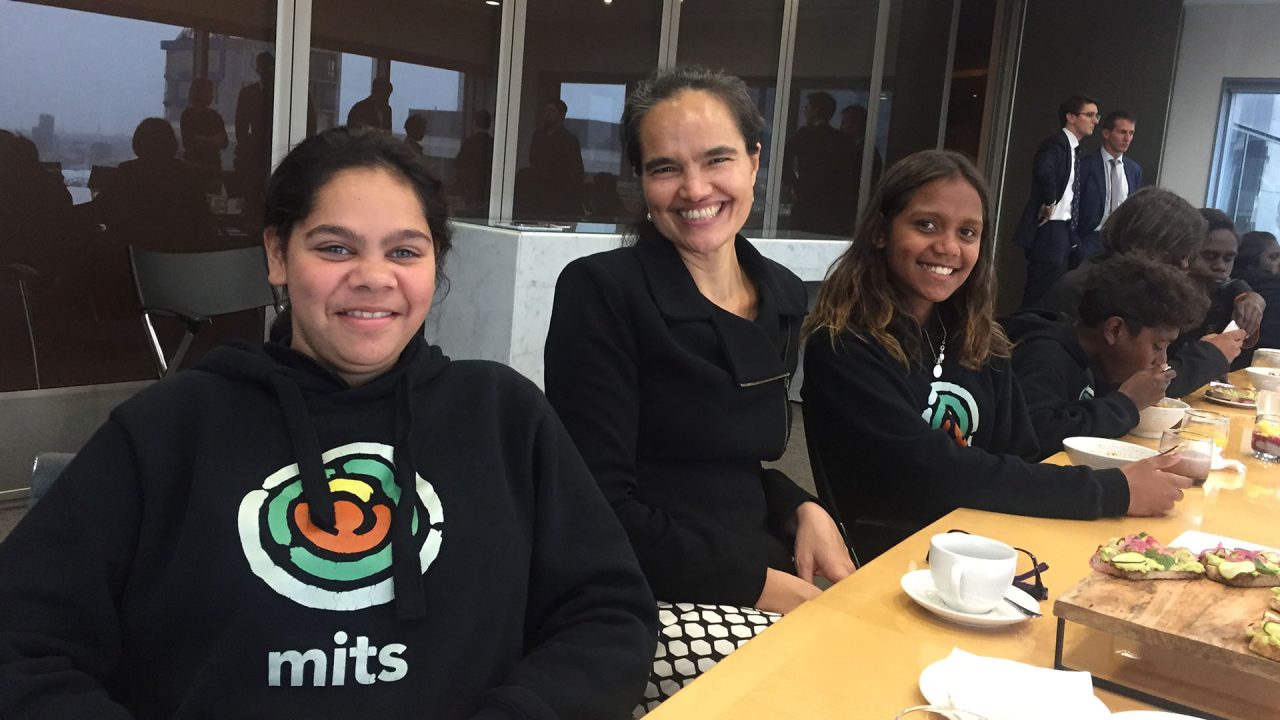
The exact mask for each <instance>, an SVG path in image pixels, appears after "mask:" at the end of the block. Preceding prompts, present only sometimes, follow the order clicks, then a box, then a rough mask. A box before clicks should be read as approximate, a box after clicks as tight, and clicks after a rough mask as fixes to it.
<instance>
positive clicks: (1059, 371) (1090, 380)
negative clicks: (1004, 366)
mask: <svg viewBox="0 0 1280 720" xmlns="http://www.w3.org/2000/svg"><path fill="white" fill-rule="evenodd" d="M1001 324H1002V325H1003V326H1004V329H1005V332H1007V333H1008V334H1009V337H1010V339H1012V340H1013V341H1014V343H1015V344H1014V346H1013V374H1014V375H1016V376H1017V378H1018V385H1019V387H1021V388H1022V395H1023V397H1024V398H1026V401H1027V413H1028V414H1029V415H1030V416H1031V426H1032V427H1033V428H1034V429H1035V432H1036V439H1037V440H1038V441H1039V442H1040V453H1039V458H1046V457H1049V456H1050V455H1052V454H1054V453H1056V452H1059V451H1060V450H1062V441H1063V440H1064V439H1066V438H1069V437H1074V436H1076V435H1089V436H1093V437H1107V438H1113V437H1120V436H1121V435H1124V434H1125V433H1127V432H1129V430H1130V429H1132V428H1133V426H1135V425H1137V424H1138V406H1137V405H1134V404H1133V400H1131V399H1129V396H1128V395H1125V394H1124V393H1122V392H1120V391H1119V390H1118V389H1116V386H1114V385H1105V386H1104V385H1102V384H1101V383H1100V382H1099V381H1098V380H1097V378H1095V376H1094V373H1093V369H1092V368H1090V367H1089V358H1088V357H1087V356H1086V355H1085V353H1084V348H1083V347H1081V346H1080V341H1079V340H1078V339H1077V338H1076V328H1075V323H1073V322H1071V318H1069V317H1067V316H1066V315H1061V314H1058V313H1051V312H1047V311H1027V312H1022V313H1018V314H1017V315H1014V316H1012V317H1009V318H1005V319H1003V320H1001ZM1039 458H1038V459H1039Z"/></svg>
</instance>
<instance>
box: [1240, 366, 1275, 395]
mask: <svg viewBox="0 0 1280 720" xmlns="http://www.w3.org/2000/svg"><path fill="white" fill-rule="evenodd" d="M1244 371H1245V372H1246V373H1248V374H1249V382H1251V383H1253V387H1254V389H1255V390H1280V368H1270V367H1249V368H1245V369H1244Z"/></svg>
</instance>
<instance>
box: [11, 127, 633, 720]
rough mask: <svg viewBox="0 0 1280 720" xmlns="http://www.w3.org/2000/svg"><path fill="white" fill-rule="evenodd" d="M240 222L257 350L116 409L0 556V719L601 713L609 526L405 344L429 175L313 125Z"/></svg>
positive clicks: (522, 392)
mask: <svg viewBox="0 0 1280 720" xmlns="http://www.w3.org/2000/svg"><path fill="white" fill-rule="evenodd" d="M265 217H266V224H267V230H266V232H265V237H264V241H265V245H266V249H267V257H268V264H269V270H270V277H271V280H272V282H273V283H278V284H281V285H285V286H287V288H288V290H289V297H290V303H291V314H290V315H288V316H287V317H286V320H285V322H284V324H283V326H282V333H281V337H280V339H279V341H278V342H271V343H267V344H266V345H265V346H257V347H250V346H248V345H242V346H232V347H225V348H219V349H217V350H215V351H214V352H213V353H211V354H210V355H209V356H208V357H207V358H206V359H205V360H204V361H203V362H202V363H200V364H199V366H198V367H196V368H194V369H192V370H189V371H185V372H183V373H180V374H178V375H176V376H175V377H173V378H171V379H168V380H165V381H163V382H160V383H158V384H156V385H155V386H153V387H150V388H148V389H147V390H145V391H143V392H142V393H139V394H138V396H137V397H135V398H133V399H131V400H130V401H128V402H126V403H124V404H123V405H121V406H120V407H119V408H118V409H116V410H115V411H114V412H113V413H112V415H111V417H110V419H109V420H108V422H107V423H106V425H104V426H103V427H102V428H101V429H100V430H99V431H98V432H97V434H96V435H95V436H94V437H93V438H92V439H91V440H90V441H89V442H88V444H87V445H86V446H85V447H84V448H83V450H82V451H81V452H80V453H79V454H78V456H77V457H76V459H75V460H74V461H73V462H72V463H71V465H70V466H69V467H68V468H67V469H66V471H65V472H64V474H63V476H62V477H61V478H59V480H58V482H57V483H56V484H55V485H54V487H53V488H52V489H51V490H50V492H49V494H48V495H47V496H46V498H45V499H44V500H42V501H41V502H40V504H39V505H37V506H36V507H35V508H34V509H33V510H32V512H31V513H30V515H29V516H28V517H27V518H25V519H24V520H23V522H22V524H21V525H20V526H19V527H18V528H17V529H15V531H14V532H13V534H12V535H11V536H10V537H9V538H8V540H7V541H6V542H5V543H4V545H3V546H0V717H4V718H9V719H20V718H27V717H41V718H99V719H102V718H129V717H135V718H166V719H169V718H172V719H175V720H177V719H181V718H206V717H225V718H246V717H268V716H271V717H302V716H306V717H333V718H349V717H409V716H421V717H432V718H485V719H486V720H488V719H493V720H497V719H498V718H513V719H514V718H521V719H529V718H546V719H548V720H550V719H551V718H581V719H583V720H587V719H592V720H594V719H595V718H610V717H613V718H617V717H624V716H626V715H627V714H628V713H629V711H630V709H631V708H632V707H633V706H634V705H635V703H636V701H637V700H638V699H639V697H640V696H641V694H642V692H643V689H644V683H645V678H646V676H647V675H648V672H649V665H650V662H651V658H652V653H653V649H654V644H655V643H654V635H655V633H656V617H655V615H656V613H655V610H654V604H653V597H652V595H651V594H650V593H649V590H648V588H647V587H646V584H645V581H644V577H643V575H642V574H641V573H640V570H639V567H638V565H637V563H636V560H635V557H634V555H633V553H632V551H631V549H630V547H629V544H628V542H627V538H626V535H625V534H624V533H623V531H622V528H621V527H620V526H619V524H618V522H617V520H616V518H615V517H614V515H613V513H612V512H610V510H609V507H608V505H607V504H606V503H605V502H604V500H603V498H602V497H601V495H600V492H599V490H598V489H597V488H596V486H595V483H594V481H593V480H592V478H591V475H590V473H589V472H588V470H587V468H586V466H585V465H584V464H583V462H582V460H581V459H580V457H579V456H578V453H577V452H576V451H575V450H574V448H573V445H572V443H571V442H570V440H569V438H568V435H567V434H566V433H565V431H564V429H563V427H562V426H561V425H560V423H559V421H558V420H557V419H556V417H555V415H554V413H553V412H552V411H551V409H550V407H549V406H548V405H547V403H546V401H545V399H544V398H543V397H542V395H541V393H539V392H538V390H537V389H536V388H535V387H534V386H533V385H532V384H530V383H529V382H527V381H526V380H524V379H523V378H521V377H520V376H518V375H517V374H516V373H515V372H513V371H511V370H510V369H508V368H505V367H502V366H499V365H495V364H492V363H485V362H466V361H464V362H450V361H449V360H448V359H447V358H446V357H444V356H443V355H442V354H441V353H440V350H439V349H438V348H435V347H432V346H429V345H428V344H427V343H426V342H424V341H423V339H422V337H421V327H422V325H423V320H424V319H425V317H426V314H427V311H428V309H429V307H430V305H431V299H432V295H433V292H434V289H435V280H436V277H437V271H438V269H439V266H440V262H441V260H442V259H443V257H444V254H445V252H446V251H447V250H448V248H449V236H450V235H449V233H450V231H449V226H448V223H447V218H446V214H445V206H444V198H443V195H442V193H441V188H440V184H439V182H438V181H436V180H435V179H434V178H433V177H431V175H430V174H429V172H428V171H427V170H426V167H425V165H423V164H422V162H421V161H420V160H419V159H418V158H417V157H416V156H414V155H412V153H411V151H409V150H408V149H407V148H405V147H404V146H403V145H401V144H400V143H398V142H396V141H395V140H394V139H392V138H391V137H390V136H387V135H384V134H381V133H378V132H376V131H371V130H356V129H347V128H337V129H334V130H331V131H329V132H326V133H323V134H321V135H319V136H316V137H313V138H311V139H309V140H307V141H305V142H304V143H302V144H301V145H299V146H298V147H297V148H296V149H295V150H294V151H293V152H291V153H290V154H289V156H288V157H286V158H285V160H284V161H283V162H282V163H281V165H280V167H279V168H278V169H277V170H276V172H275V174H274V175H273V176H272V178H271V181H270V184H269V187H268V192H267V206H266V216H265Z"/></svg>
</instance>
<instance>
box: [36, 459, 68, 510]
mask: <svg viewBox="0 0 1280 720" xmlns="http://www.w3.org/2000/svg"><path fill="white" fill-rule="evenodd" d="M75 456H76V455H75V453H64V452H42V453H40V454H39V455H36V461H35V463H34V464H32V466H31V496H30V497H29V498H28V499H27V509H28V510H30V509H31V508H32V507H34V506H35V504H36V502H37V501H38V500H40V498H42V497H44V495H45V493H47V492H48V491H49V488H50V487H51V486H52V485H53V481H54V480H57V479H58V476H59V475H61V474H62V471H63V469H65V468H66V467H67V465H68V464H69V463H70V462H71V459H72V458H74V457H75Z"/></svg>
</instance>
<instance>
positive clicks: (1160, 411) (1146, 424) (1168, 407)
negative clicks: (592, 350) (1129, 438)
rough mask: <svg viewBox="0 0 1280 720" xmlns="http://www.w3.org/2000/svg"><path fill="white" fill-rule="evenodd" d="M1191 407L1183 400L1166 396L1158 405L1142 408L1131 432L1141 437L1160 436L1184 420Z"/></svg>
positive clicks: (1152, 437) (1153, 437) (1151, 437)
mask: <svg viewBox="0 0 1280 720" xmlns="http://www.w3.org/2000/svg"><path fill="white" fill-rule="evenodd" d="M1190 407H1191V406H1190V405H1188V404H1186V403H1184V402H1182V401H1181V400H1175V399H1173V398H1164V399H1163V400H1161V401H1160V403H1159V404H1158V405H1152V406H1151V407H1148V408H1143V409H1142V410H1140V411H1139V412H1138V424H1137V426H1136V427H1134V428H1133V429H1132V430H1130V431H1129V432H1130V433H1132V434H1134V435H1137V436H1138V437H1140V438H1148V439H1155V438H1158V437H1160V433H1163V432H1164V431H1165V430H1168V429H1169V428H1171V427H1174V426H1176V425H1177V424H1178V423H1180V422H1182V418H1183V417H1184V416H1186V414H1187V410H1188V409H1189V408H1190Z"/></svg>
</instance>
